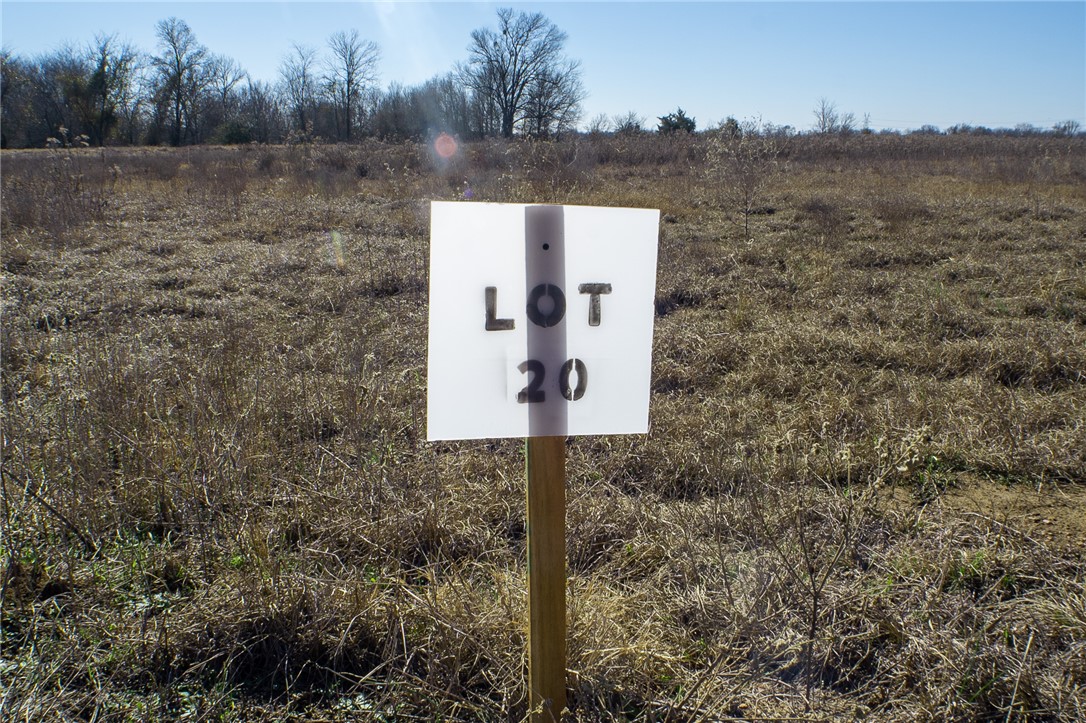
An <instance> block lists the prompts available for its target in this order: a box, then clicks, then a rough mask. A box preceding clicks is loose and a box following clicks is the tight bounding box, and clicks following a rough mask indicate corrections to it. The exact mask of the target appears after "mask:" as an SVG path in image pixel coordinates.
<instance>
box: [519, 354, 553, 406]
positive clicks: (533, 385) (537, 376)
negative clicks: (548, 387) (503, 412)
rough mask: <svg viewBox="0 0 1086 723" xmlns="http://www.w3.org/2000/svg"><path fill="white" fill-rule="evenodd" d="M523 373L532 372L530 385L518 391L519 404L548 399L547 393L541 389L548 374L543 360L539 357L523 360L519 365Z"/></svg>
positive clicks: (534, 402) (529, 380)
mask: <svg viewBox="0 0 1086 723" xmlns="http://www.w3.org/2000/svg"><path fill="white" fill-rule="evenodd" d="M517 369H519V370H520V373H521V374H531V375H532V376H531V377H530V378H529V379H528V386H526V387H524V388H523V389H521V390H520V391H519V392H517V403H518V404H536V403H538V402H545V401H547V393H546V392H544V391H543V390H542V389H540V387H541V386H543V379H544V378H545V377H546V376H547V370H546V369H545V368H544V367H543V362H541V361H539V360H538V359H529V360H528V361H523V362H521V363H520V365H519V366H517Z"/></svg>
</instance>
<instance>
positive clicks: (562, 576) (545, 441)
mask: <svg viewBox="0 0 1086 723" xmlns="http://www.w3.org/2000/svg"><path fill="white" fill-rule="evenodd" d="M565 443H566V439H565V437H529V438H528V445H527V447H528V453H527V457H528V618H529V628H528V690H529V704H530V706H531V710H532V716H531V720H532V723H552V722H553V721H560V720H562V711H563V709H565V707H566V447H565Z"/></svg>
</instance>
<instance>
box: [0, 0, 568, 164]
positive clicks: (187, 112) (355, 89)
mask: <svg viewBox="0 0 1086 723" xmlns="http://www.w3.org/2000/svg"><path fill="white" fill-rule="evenodd" d="M155 31H156V37H157V40H158V44H157V47H156V48H155V50H154V51H153V52H150V53H148V52H144V51H142V50H140V49H138V48H135V47H133V46H132V45H130V44H128V43H124V42H122V41H120V40H118V38H117V37H116V36H113V35H108V36H107V35H99V36H97V37H96V38H95V40H94V42H93V43H91V44H90V45H89V46H86V47H81V48H79V47H70V46H68V47H63V48H60V49H59V50H56V51H53V52H50V53H46V54H43V55H41V56H38V57H33V58H24V57H21V56H19V55H16V54H14V53H11V52H9V51H6V50H4V51H0V130H2V134H3V139H2V140H3V145H4V147H12V148H26V147H42V146H46V145H56V144H63V145H94V146H100V145H111V144H113V145H138V144H149V145H162V144H169V145H173V146H180V145H191V144H202V143H226V144H230V143H249V142H260V143H281V142H293V141H305V140H316V139H324V140H329V141H351V140H354V139H357V138H360V137H364V136H375V137H379V138H382V139H391V140H400V139H419V138H423V137H426V136H430V135H435V134H437V133H441V132H447V133H451V134H454V135H457V136H459V137H461V138H464V139H474V138H483V137H487V136H496V135H501V136H505V137H510V136H512V135H514V134H523V135H529V136H533V137H553V136H556V135H559V134H562V133H565V132H567V131H571V130H573V129H575V127H576V123H577V121H578V120H579V118H580V112H581V101H582V100H583V99H584V95H585V94H584V90H583V86H582V84H581V79H580V68H579V65H578V63H577V62H575V61H572V60H569V59H568V58H566V56H565V55H564V53H563V46H564V43H565V39H566V35H565V33H563V32H562V31H561V30H559V29H558V28H557V27H556V26H555V25H554V24H553V23H551V22H550V21H549V20H547V19H546V18H545V17H544V16H543V15H541V14H538V13H534V14H528V13H522V12H514V11H512V10H506V9H503V10H499V11H498V27H497V29H496V30H491V29H488V28H481V29H479V30H476V31H474V32H473V33H472V36H471V42H470V45H469V47H468V52H469V57H468V58H467V60H466V61H464V62H463V63H461V64H459V65H458V66H457V67H456V68H454V69H452V70H450V71H449V72H448V73H447V74H445V75H443V76H438V77H435V78H433V79H431V80H430V81H427V82H426V83H423V84H421V85H418V86H410V87H405V86H402V85H399V84H395V83H393V84H392V85H390V86H389V87H388V88H387V89H386V90H383V91H382V90H381V89H380V88H379V87H378V85H377V81H378V63H379V61H380V49H379V48H378V46H377V45H376V44H375V43H373V42H372V41H368V40H365V39H363V38H361V37H360V36H359V34H358V32H357V31H354V30H351V31H340V32H337V33H335V34H333V35H332V36H331V37H330V38H329V39H328V42H327V45H326V47H324V48H322V49H317V48H312V47H308V46H305V45H299V44H295V45H293V46H292V47H291V48H290V49H289V51H288V52H287V53H286V55H285V56H284V58H283V60H282V62H281V64H280V66H279V73H278V78H276V80H275V82H267V81H262V80H256V79H254V78H252V77H251V76H250V75H249V73H248V72H246V70H245V69H244V68H243V67H241V65H240V64H239V63H238V62H237V61H236V60H234V59H233V58H230V57H228V56H226V55H221V54H218V53H214V52H212V51H211V50H210V49H208V48H207V47H205V46H204V45H202V44H201V43H200V42H199V41H198V40H197V38H196V36H195V34H194V33H193V31H192V29H191V28H190V27H189V26H188V25H187V24H186V23H185V22H184V21H183V20H179V19H177V18H169V19H166V20H162V21H160V22H159V23H158V24H157V25H156V28H155Z"/></svg>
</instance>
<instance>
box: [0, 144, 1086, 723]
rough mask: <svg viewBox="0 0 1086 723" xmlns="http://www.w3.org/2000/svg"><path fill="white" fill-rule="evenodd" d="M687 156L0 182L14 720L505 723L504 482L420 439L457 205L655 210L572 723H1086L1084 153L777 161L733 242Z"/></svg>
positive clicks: (1033, 150)
mask: <svg viewBox="0 0 1086 723" xmlns="http://www.w3.org/2000/svg"><path fill="white" fill-rule="evenodd" d="M707 142H708V141H706V140H705V139H700V138H658V137H655V136H645V137H640V138H637V137H616V138H597V139H592V140H585V139H580V140H577V141H575V142H572V141H571V142H566V143H564V144H561V145H559V144H549V143H499V142H494V143H482V144H477V145H469V146H468V147H466V148H465V149H463V153H462V154H461V156H460V157H459V158H457V159H454V160H453V161H452V162H451V163H448V164H445V165H442V164H440V163H438V162H437V161H436V160H435V159H434V158H432V156H431V155H430V154H429V153H428V151H427V149H426V148H424V147H418V146H414V145H385V144H379V143H372V142H368V143H365V144H362V145H360V146H351V147H348V146H291V147H284V148H258V147H249V148H235V149H217V148H191V149H182V150H174V151H166V150H160V149H134V150H119V149H118V150H107V151H105V152H102V151H90V150H64V151H18V152H9V151H5V153H4V155H3V159H2V160H3V179H2V181H3V187H2V201H3V221H2V224H3V226H2V233H3V248H2V250H0V260H2V264H0V266H2V270H3V275H2V283H3V292H2V293H3V297H2V302H3V315H2V319H0V331H2V334H3V336H2V353H3V366H2V372H3V378H2V390H0V391H2V403H3V425H2V429H0V431H2V440H0V453H2V463H3V472H2V481H3V487H2V491H3V498H2V505H3V518H2V519H3V527H2V533H3V538H2V543H0V545H2V551H3V588H2V597H3V600H2V618H0V623H2V640H0V677H2V679H3V686H2V688H3V693H2V701H0V712H2V715H0V717H3V718H4V719H5V720H82V719H88V720H91V719H93V720H174V719H181V718H193V719H200V720H204V719H218V720H283V719H287V718H293V719H306V720H357V719H365V720H369V719H373V720H414V719H422V718H425V719H428V720H437V719H441V720H480V719H482V720H520V719H521V718H523V717H524V716H525V715H526V713H527V708H526V694H525V670H526V664H525V658H524V656H525V651H524V645H525V626H526V622H527V618H526V605H525V602H526V601H525V549H524V548H525V528H524V499H523V495H524V492H523V481H522V480H523V447H522V445H521V444H519V443H516V442H513V441H500V442H495V441H489V442H488V441H483V442H463V443H441V444H428V443H426V442H424V441H423V440H424V437H425V435H424V410H425V403H424V400H425V389H426V380H425V371H426V370H425V337H426V304H427V237H428V228H427V224H428V201H429V200H430V199H453V198H461V197H462V196H463V194H464V191H465V188H468V187H470V188H471V189H472V192H473V194H474V197H475V198H476V199H480V200H493V201H549V202H563V203H585V204H595V205H622V206H640V207H652V208H660V209H661V210H662V212H663V223H662V225H661V240H660V268H659V275H658V288H657V299H656V309H657V319H656V333H655V348H654V370H653V382H652V385H653V386H652V390H653V391H652V408H651V424H652V429H651V432H650V434H649V435H647V436H646V437H602V438H577V439H573V440H571V441H570V443H569V445H568V447H567V450H568V457H569V465H568V476H569V482H568V485H569V493H568V506H569V509H568V516H567V517H568V519H567V528H568V553H569V575H570V577H569V586H570V594H569V621H570V648H569V649H570V658H569V669H570V671H569V675H570V686H571V696H570V703H571V706H572V707H573V710H574V712H575V714H576V717H577V718H578V719H581V720H657V721H661V720H670V721H677V720H696V719H709V720H720V719H725V720H726V719H767V718H773V719H779V718H787V719H803V720H836V719H841V720H851V719H855V718H858V717H867V718H869V719H872V720H901V721H912V720H1066V721H1071V720H1081V719H1082V718H1083V717H1086V565H1084V564H1083V555H1084V552H1086V489H1084V487H1083V485H1084V484H1086V283H1084V281H1083V279H1084V278H1086V277H1084V272H1083V268H1084V266H1086V243H1084V242H1086V192H1084V190H1083V189H1084V188H1086V186H1084V185H1083V183H1082V181H1083V179H1084V178H1086V146H1084V145H1083V141H1082V140H1081V139H1062V140H1060V139H1031V138H1023V139H1008V138H1002V139H989V138H976V139H974V138H964V137H962V138H958V137H955V138H934V139H933V138H920V137H912V138H887V137H872V138H865V137H855V138H850V139H845V140H842V139H832V140H823V139H819V138H800V139H793V140H792V141H791V142H790V143H789V144H788V145H787V147H786V149H784V150H783V151H782V152H781V153H780V155H778V156H776V161H777V163H776V166H775V167H774V171H773V174H772V176H771V177H770V179H769V181H768V183H767V184H765V185H759V186H758V193H759V194H760V195H762V196H764V198H763V199H762V200H760V201H758V202H757V205H758V206H759V207H761V206H764V207H766V208H772V209H773V210H774V212H773V213H764V214H763V213H753V214H748V215H747V216H748V217H747V218H746V220H747V221H749V229H747V228H743V227H742V226H737V225H736V224H735V223H733V222H732V221H733V220H734V217H735V214H736V213H737V212H738V211H741V209H736V208H732V207H722V206H721V205H720V202H719V199H721V198H723V199H727V198H728V196H727V194H725V195H723V196H721V195H720V194H716V193H714V189H713V188H712V187H711V185H712V184H713V183H720V182H723V183H727V179H726V178H725V179H721V178H719V177H718V178H716V179H715V180H714V178H713V175H712V173H707V167H706V165H705V160H704V159H705V158H706V157H707V155H708V154H707V148H706V144H707ZM707 199H708V200H707ZM712 199H718V201H712Z"/></svg>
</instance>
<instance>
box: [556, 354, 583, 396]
mask: <svg viewBox="0 0 1086 723" xmlns="http://www.w3.org/2000/svg"><path fill="white" fill-rule="evenodd" d="M574 370H576V372H577V386H576V387H573V388H570V386H569V375H570V372H572V371H574ZM558 388H559V389H561V390H562V396H563V397H565V398H566V399H568V400H569V401H571V402H575V401H577V400H578V399H580V398H581V397H583V396H584V391H585V389H587V388H588V368H587V367H586V366H585V365H584V362H583V361H581V360H580V359H568V360H566V363H565V364H563V365H562V371H561V372H560V373H559V375H558Z"/></svg>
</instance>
